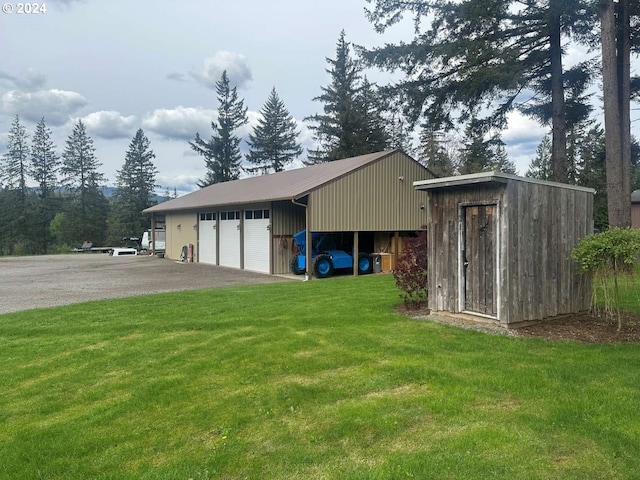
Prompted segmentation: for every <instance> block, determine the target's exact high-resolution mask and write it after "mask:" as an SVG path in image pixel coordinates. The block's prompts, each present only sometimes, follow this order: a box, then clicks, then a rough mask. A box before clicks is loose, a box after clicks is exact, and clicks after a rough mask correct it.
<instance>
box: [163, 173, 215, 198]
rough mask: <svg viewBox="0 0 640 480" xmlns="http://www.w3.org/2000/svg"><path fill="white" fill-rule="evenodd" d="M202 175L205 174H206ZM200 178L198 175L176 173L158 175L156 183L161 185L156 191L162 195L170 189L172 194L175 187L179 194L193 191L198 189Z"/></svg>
mask: <svg viewBox="0 0 640 480" xmlns="http://www.w3.org/2000/svg"><path fill="white" fill-rule="evenodd" d="M202 176H204V174H203V175H202ZM199 180H200V177H198V176H196V175H176V176H173V177H171V176H167V175H158V176H157V177H156V184H157V185H159V188H156V192H157V193H158V194H160V195H164V194H165V192H166V191H167V190H169V193H170V194H173V191H174V189H175V190H176V191H177V193H178V195H182V194H184V193H189V192H193V191H194V190H197V188H198V185H197V184H198V181H199Z"/></svg>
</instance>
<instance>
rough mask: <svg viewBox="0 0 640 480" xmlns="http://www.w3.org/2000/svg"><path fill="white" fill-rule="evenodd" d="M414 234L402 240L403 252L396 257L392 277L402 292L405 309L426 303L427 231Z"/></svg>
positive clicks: (424, 227)
mask: <svg viewBox="0 0 640 480" xmlns="http://www.w3.org/2000/svg"><path fill="white" fill-rule="evenodd" d="M426 228H427V227H426V225H425V226H423V230H420V231H418V232H416V234H415V236H412V237H406V238H405V239H404V250H403V251H402V253H401V254H400V256H399V257H398V261H397V262H396V268H395V270H394V271H393V277H394V278H395V280H396V286H397V287H398V288H399V289H400V290H401V291H402V293H401V294H400V296H401V297H402V300H403V301H404V304H405V306H406V307H407V308H418V307H420V306H422V305H424V304H426V302H427V231H426Z"/></svg>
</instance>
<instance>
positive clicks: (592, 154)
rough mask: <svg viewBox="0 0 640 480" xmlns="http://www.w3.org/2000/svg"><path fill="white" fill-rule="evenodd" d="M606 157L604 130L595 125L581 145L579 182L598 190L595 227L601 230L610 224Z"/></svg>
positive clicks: (594, 217) (594, 214) (595, 203)
mask: <svg viewBox="0 0 640 480" xmlns="http://www.w3.org/2000/svg"><path fill="white" fill-rule="evenodd" d="M605 158H606V153H605V134H604V130H603V129H602V127H600V126H595V127H593V128H591V129H590V130H589V131H588V132H587V135H586V136H585V138H584V139H583V141H582V144H581V146H580V165H579V169H578V172H579V180H578V184H579V185H581V186H583V187H590V188H593V189H595V190H596V194H595V197H594V200H593V221H594V226H595V228H597V229H599V230H605V229H606V228H607V227H608V225H609V218H608V212H607V202H608V195H607V180H606V174H605V171H606V168H605Z"/></svg>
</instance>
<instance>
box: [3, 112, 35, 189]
mask: <svg viewBox="0 0 640 480" xmlns="http://www.w3.org/2000/svg"><path fill="white" fill-rule="evenodd" d="M28 162H29V135H28V134H27V130H26V129H25V128H24V126H23V125H22V124H21V123H20V117H19V116H18V115H16V116H15V118H14V119H13V122H12V123H11V128H10V129H9V136H8V142H7V153H6V154H5V155H4V156H3V157H2V164H1V166H0V179H1V180H2V183H3V184H4V185H5V186H6V187H7V188H8V189H10V190H17V191H18V193H19V195H20V196H21V197H22V198H23V199H24V198H25V197H26V195H27V178H28V176H29V173H28Z"/></svg>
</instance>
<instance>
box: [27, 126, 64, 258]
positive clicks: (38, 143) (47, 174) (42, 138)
mask: <svg viewBox="0 0 640 480" xmlns="http://www.w3.org/2000/svg"><path fill="white" fill-rule="evenodd" d="M59 166H60V161H59V159H58V155H57V154H56V151H55V146H54V144H53V141H52V140H51V131H50V130H49V129H48V128H47V126H46V124H45V121H44V117H43V118H42V119H41V120H40V121H39V122H38V124H37V125H36V130H35V133H34V135H33V140H32V144H31V163H30V165H29V174H30V175H31V177H32V178H33V179H34V180H35V181H36V182H38V187H39V192H38V197H39V201H38V204H37V208H36V211H35V215H36V219H35V225H36V230H37V236H38V238H39V239H40V245H41V247H40V251H41V252H42V253H47V251H48V249H49V243H50V241H51V233H50V230H49V224H50V223H51V220H53V217H54V216H55V214H56V208H57V203H58V202H57V200H58V199H57V198H56V197H55V195H54V192H55V189H56V187H57V186H58V180H57V171H58V168H59Z"/></svg>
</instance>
